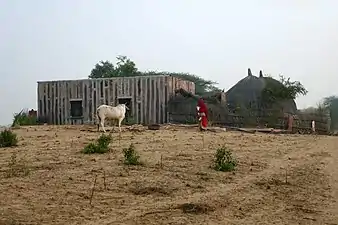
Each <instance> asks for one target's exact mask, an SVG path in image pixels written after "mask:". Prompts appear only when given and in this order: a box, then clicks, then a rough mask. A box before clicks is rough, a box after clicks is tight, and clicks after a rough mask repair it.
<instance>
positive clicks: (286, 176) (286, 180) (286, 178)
mask: <svg viewBox="0 0 338 225" xmlns="http://www.w3.org/2000/svg"><path fill="white" fill-rule="evenodd" d="M285 183H286V184H287V183H288V168H285Z"/></svg>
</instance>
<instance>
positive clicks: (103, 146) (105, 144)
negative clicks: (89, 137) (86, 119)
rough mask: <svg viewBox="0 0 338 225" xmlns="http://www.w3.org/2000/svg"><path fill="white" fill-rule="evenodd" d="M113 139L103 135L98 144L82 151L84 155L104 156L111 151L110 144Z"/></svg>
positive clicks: (90, 145) (90, 144)
mask: <svg viewBox="0 0 338 225" xmlns="http://www.w3.org/2000/svg"><path fill="white" fill-rule="evenodd" d="M112 140H113V137H112V136H111V135H105V134H102V135H101V136H100V137H99V138H98V139H97V140H96V143H89V144H88V145H86V146H85V147H84V149H83V151H82V153H84V154H94V153H98V154H103V153H106V152H108V151H109V144H110V143H111V142H112Z"/></svg>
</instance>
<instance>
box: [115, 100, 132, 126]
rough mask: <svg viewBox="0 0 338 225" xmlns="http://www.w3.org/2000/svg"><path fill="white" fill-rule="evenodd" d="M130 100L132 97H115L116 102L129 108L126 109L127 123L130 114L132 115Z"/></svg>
mask: <svg viewBox="0 0 338 225" xmlns="http://www.w3.org/2000/svg"><path fill="white" fill-rule="evenodd" d="M131 101H132V98H118V99H117V103H118V104H125V105H126V106H127V107H128V108H129V110H127V111H126V122H127V123H128V122H129V120H130V118H131V115H132V113H131V112H132V108H131Z"/></svg>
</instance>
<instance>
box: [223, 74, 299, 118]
mask: <svg viewBox="0 0 338 225" xmlns="http://www.w3.org/2000/svg"><path fill="white" fill-rule="evenodd" d="M271 82H273V85H274V86H277V87H278V86H279V85H281V86H282V85H283V84H282V83H281V82H279V81H278V80H275V79H273V78H271V77H264V76H263V73H262V71H260V74H259V77H256V76H254V75H252V72H251V70H250V69H248V76H246V77H245V78H243V79H242V80H240V81H238V82H237V84H235V85H234V86H233V87H232V88H230V89H229V90H228V91H227V93H226V96H227V97H226V98H227V103H228V105H229V107H230V108H236V107H238V106H239V107H241V108H248V107H251V108H259V107H260V106H261V104H262V100H261V97H262V91H263V89H264V88H265V87H266V84H267V83H271ZM280 105H282V108H283V111H284V112H289V113H296V111H297V106H296V103H295V102H294V101H293V100H288V101H285V102H283V103H280Z"/></svg>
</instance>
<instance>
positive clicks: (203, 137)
mask: <svg viewBox="0 0 338 225" xmlns="http://www.w3.org/2000/svg"><path fill="white" fill-rule="evenodd" d="M202 135H203V136H202V140H203V149H204V142H205V135H204V132H202Z"/></svg>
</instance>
